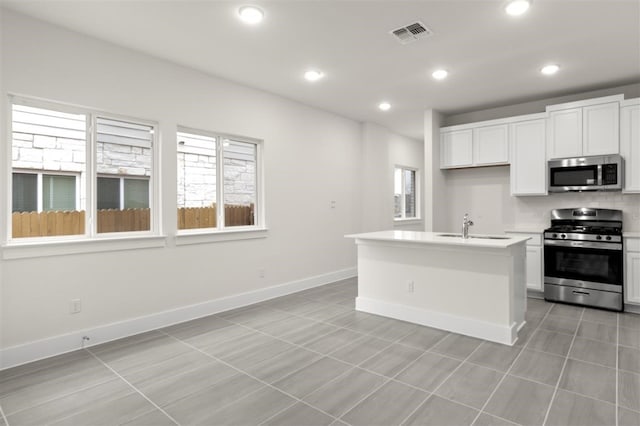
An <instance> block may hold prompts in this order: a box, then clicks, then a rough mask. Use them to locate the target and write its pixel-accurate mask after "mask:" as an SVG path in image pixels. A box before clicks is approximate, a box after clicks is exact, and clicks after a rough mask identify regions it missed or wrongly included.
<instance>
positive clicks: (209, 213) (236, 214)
mask: <svg viewBox="0 0 640 426" xmlns="http://www.w3.org/2000/svg"><path fill="white" fill-rule="evenodd" d="M224 219H225V226H249V225H253V224H255V221H254V205H253V204H249V205H239V204H227V205H225V206H224ZM216 223H217V219H216V205H215V204H214V205H213V206H211V207H182V208H179V209H178V229H197V228H215V227H216Z"/></svg>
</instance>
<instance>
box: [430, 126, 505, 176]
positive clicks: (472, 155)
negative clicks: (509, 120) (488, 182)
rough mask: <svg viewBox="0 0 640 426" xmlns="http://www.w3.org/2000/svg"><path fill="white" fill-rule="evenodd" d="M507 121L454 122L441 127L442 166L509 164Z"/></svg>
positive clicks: (448, 167) (442, 167)
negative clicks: (449, 125) (469, 123)
mask: <svg viewBox="0 0 640 426" xmlns="http://www.w3.org/2000/svg"><path fill="white" fill-rule="evenodd" d="M508 135H509V132H508V126H507V124H493V125H487V123H486V122H485V123H484V124H482V123H476V124H474V125H463V126H454V127H449V128H443V129H441V134H440V168H441V169H451V168H457V167H479V166H492V165H498V164H509V137H508Z"/></svg>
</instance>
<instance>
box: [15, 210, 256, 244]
mask: <svg viewBox="0 0 640 426" xmlns="http://www.w3.org/2000/svg"><path fill="white" fill-rule="evenodd" d="M224 213H225V222H226V226H248V225H253V224H254V223H255V222H254V205H253V204H250V205H233V204H230V205H226V206H225V211H224ZM11 220H12V222H11V224H12V230H11V231H12V236H13V238H24V237H49V236H56V235H79V234H84V232H85V230H84V224H85V212H84V211H47V212H41V213H38V212H22V213H20V212H16V213H13V214H12V218H11ZM215 227H216V206H215V205H213V206H211V207H193V208H192V207H189V208H179V209H178V229H196V228H215ZM149 229H151V211H150V209H125V210H112V209H109V210H98V232H99V233H106V232H131V231H148V230H149Z"/></svg>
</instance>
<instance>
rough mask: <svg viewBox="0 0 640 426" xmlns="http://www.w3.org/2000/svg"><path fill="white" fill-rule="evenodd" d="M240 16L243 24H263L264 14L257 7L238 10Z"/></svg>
mask: <svg viewBox="0 0 640 426" xmlns="http://www.w3.org/2000/svg"><path fill="white" fill-rule="evenodd" d="M238 16H239V17H240V19H241V20H242V22H244V23H247V24H251V25H254V24H258V23H260V22H262V19H263V18H264V12H263V11H262V9H260V8H259V7H256V6H242V7H241V8H240V9H238Z"/></svg>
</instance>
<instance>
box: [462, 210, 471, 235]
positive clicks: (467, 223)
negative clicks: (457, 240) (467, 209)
mask: <svg viewBox="0 0 640 426" xmlns="http://www.w3.org/2000/svg"><path fill="white" fill-rule="evenodd" d="M469 226H473V222H472V221H471V219H469V213H465V214H464V217H463V218H462V238H469Z"/></svg>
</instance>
